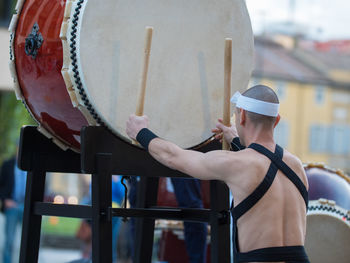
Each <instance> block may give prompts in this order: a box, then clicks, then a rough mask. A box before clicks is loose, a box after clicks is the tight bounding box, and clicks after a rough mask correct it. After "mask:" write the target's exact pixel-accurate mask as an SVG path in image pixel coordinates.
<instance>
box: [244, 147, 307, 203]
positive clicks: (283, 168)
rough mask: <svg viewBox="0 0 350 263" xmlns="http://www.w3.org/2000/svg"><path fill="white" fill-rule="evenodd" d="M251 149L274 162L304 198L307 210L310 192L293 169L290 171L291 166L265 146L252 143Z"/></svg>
mask: <svg viewBox="0 0 350 263" xmlns="http://www.w3.org/2000/svg"><path fill="white" fill-rule="evenodd" d="M249 148H251V149H254V150H255V151H257V152H259V153H261V154H263V155H265V156H266V157H268V158H269V159H270V160H271V162H273V163H274V164H275V165H276V166H277V167H278V168H279V169H280V170H281V171H282V172H283V173H284V175H285V176H287V177H288V179H289V180H291V181H292V183H293V184H294V185H295V186H296V188H297V189H298V190H299V192H300V194H301V196H302V197H303V199H304V201H305V205H306V208H307V206H308V202H309V198H308V192H307V190H306V187H305V185H304V183H303V182H302V181H301V180H300V178H299V177H298V176H297V175H296V173H295V172H294V171H293V170H292V169H290V168H289V166H288V165H287V164H286V163H285V162H283V161H282V159H280V158H278V157H277V156H276V155H275V154H274V153H272V152H271V151H269V150H268V149H266V148H265V147H264V146H262V145H260V144H256V143H252V144H251V145H249Z"/></svg>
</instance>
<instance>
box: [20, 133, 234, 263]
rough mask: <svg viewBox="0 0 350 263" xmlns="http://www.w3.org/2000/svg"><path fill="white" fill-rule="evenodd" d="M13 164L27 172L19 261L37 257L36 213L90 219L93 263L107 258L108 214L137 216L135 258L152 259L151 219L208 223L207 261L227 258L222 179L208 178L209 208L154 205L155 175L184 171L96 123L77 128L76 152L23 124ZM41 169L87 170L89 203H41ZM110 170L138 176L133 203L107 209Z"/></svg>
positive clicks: (109, 256) (38, 228)
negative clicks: (78, 134) (88, 204)
mask: <svg viewBox="0 0 350 263" xmlns="http://www.w3.org/2000/svg"><path fill="white" fill-rule="evenodd" d="M219 147H220V145H219V144H218V143H217V142H211V143H208V144H207V145H205V146H203V147H201V149H200V151H203V152H206V151H210V150H214V149H219ZM18 163H19V167H20V168H21V169H22V170H24V171H27V172H28V174H27V186H26V200H25V207H24V216H23V229H22V240H21V251H20V262H21V263H29V262H37V261H38V253H39V243H40V231H41V220H42V216H58V217H72V218H84V219H91V221H92V260H93V262H94V263H97V262H99V263H100V262H101V263H102V262H103V263H104V262H112V245H111V244H112V220H111V218H112V217H113V216H119V217H136V218H139V219H138V220H136V240H135V258H134V262H135V263H145V262H149V263H150V262H151V260H152V249H153V238H154V222H155V219H172V220H183V221H195V222H208V223H209V224H210V226H211V262H212V263H224V262H230V215H229V192H228V188H227V186H226V185H225V184H223V183H222V182H219V181H211V182H210V204H211V205H210V209H182V208H161V207H157V206H156V205H157V192H158V191H157V190H158V179H159V177H188V176H187V175H185V174H182V173H180V172H178V171H174V170H171V169H169V168H167V167H165V166H163V165H161V164H160V163H158V162H157V161H156V160H154V159H153V158H152V157H151V156H150V155H149V154H148V153H147V152H145V151H144V150H142V149H140V148H138V147H136V146H133V145H130V144H128V143H126V142H124V141H123V140H121V139H119V138H117V137H116V136H114V135H112V134H111V133H110V132H108V131H107V130H106V129H105V128H102V127H90V126H89V127H84V128H82V130H81V154H77V153H75V152H73V151H70V150H67V151H63V150H61V149H59V148H58V147H57V146H56V145H55V144H54V143H52V141H51V140H49V139H47V138H46V137H45V136H43V135H42V134H41V133H39V132H38V131H37V129H36V127H31V126H27V127H23V128H22V130H21V139H20V148H19V162H18ZM46 172H59V173H87V174H92V183H91V185H92V186H91V187H92V205H91V206H84V205H67V204H53V203H46V202H44V189H45V177H46ZM112 174H122V175H128V176H140V178H141V179H140V183H139V187H138V195H137V208H134V209H131V208H130V209H124V208H112V193H111V191H112V190H111V188H112V187H111V176H112Z"/></svg>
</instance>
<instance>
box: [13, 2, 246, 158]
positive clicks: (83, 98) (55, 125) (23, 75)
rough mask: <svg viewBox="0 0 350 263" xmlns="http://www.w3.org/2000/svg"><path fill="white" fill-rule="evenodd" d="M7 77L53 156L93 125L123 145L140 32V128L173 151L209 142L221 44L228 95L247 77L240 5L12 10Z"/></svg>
mask: <svg viewBox="0 0 350 263" xmlns="http://www.w3.org/2000/svg"><path fill="white" fill-rule="evenodd" d="M16 11H17V14H15V15H14V16H13V19H12V22H11V25H10V29H9V30H10V32H11V61H10V67H11V72H12V76H13V79H14V82H15V90H16V94H17V97H18V98H19V99H21V100H22V101H23V102H24V104H25V105H26V106H27V108H28V110H29V112H30V113H31V114H32V116H33V117H34V119H35V120H37V122H38V123H39V125H40V131H42V132H43V133H44V134H45V135H47V136H48V137H52V138H53V140H54V142H56V143H57V144H58V145H60V146H61V147H62V148H71V149H74V150H76V151H79V149H80V129H81V127H82V126H86V125H102V126H106V127H108V128H109V130H110V131H111V132H112V133H114V134H115V135H117V136H118V137H120V138H122V139H124V140H125V141H128V142H129V140H128V138H127V135H126V132H125V128H126V127H125V126H126V120H127V118H128V117H129V115H130V114H131V113H133V112H135V110H136V104H137V94H138V92H139V88H140V83H139V82H140V76H141V71H142V58H143V44H144V30H145V27H146V26H152V27H154V35H153V41H152V42H153V44H152V54H151V58H150V65H149V74H148V77H149V78H148V85H147V86H148V88H147V92H146V98H145V108H144V113H145V114H146V115H148V116H149V118H150V120H151V122H150V128H151V129H152V130H154V131H155V133H157V134H159V135H160V136H162V137H164V138H165V139H168V140H170V141H173V142H175V143H176V144H178V145H180V146H181V147H183V148H193V147H195V146H197V145H199V144H202V143H203V142H205V141H206V140H208V138H210V137H211V136H212V133H211V128H213V127H214V126H215V123H216V121H217V118H219V117H221V116H222V114H223V113H222V108H223V107H222V105H223V90H224V89H223V87H224V43H225V38H232V39H233V54H232V63H233V65H232V67H233V70H232V83H233V88H232V93H233V92H234V91H236V90H240V91H242V90H245V89H246V88H247V85H248V81H249V78H250V74H251V71H252V68H253V33H252V28H251V23H250V19H249V15H248V12H247V8H246V5H245V1H244V0H235V1H232V0H217V1H215V2H214V1H212V0H191V1H187V0H177V1H172V0H150V1H144V0H121V1H115V0H104V1H101V0H19V1H18V4H17V7H16Z"/></svg>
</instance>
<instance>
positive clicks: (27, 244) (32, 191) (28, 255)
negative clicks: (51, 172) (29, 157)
mask: <svg viewBox="0 0 350 263" xmlns="http://www.w3.org/2000/svg"><path fill="white" fill-rule="evenodd" d="M45 177H46V173H45V172H42V171H35V170H34V171H31V172H28V174H27V185H26V199H25V204H24V214H23V225H22V240H21V251H20V260H19V262H21V263H31V262H33V263H34V262H35V263H36V262H38V254H39V245H40V229H41V218H42V217H41V215H34V213H32V209H33V207H34V203H35V202H42V201H43V198H44V190H45Z"/></svg>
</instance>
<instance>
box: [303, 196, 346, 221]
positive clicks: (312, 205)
mask: <svg viewBox="0 0 350 263" xmlns="http://www.w3.org/2000/svg"><path fill="white" fill-rule="evenodd" d="M317 211H319V212H322V213H320V215H321V214H322V215H333V216H336V217H337V218H339V219H342V222H344V223H346V224H347V225H348V226H349V227H350V211H349V210H346V209H344V208H342V207H340V206H338V205H337V204H336V203H335V201H332V200H328V199H324V198H320V199H318V200H312V201H310V202H309V205H308V212H307V216H312V215H317V213H316V212H317Z"/></svg>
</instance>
